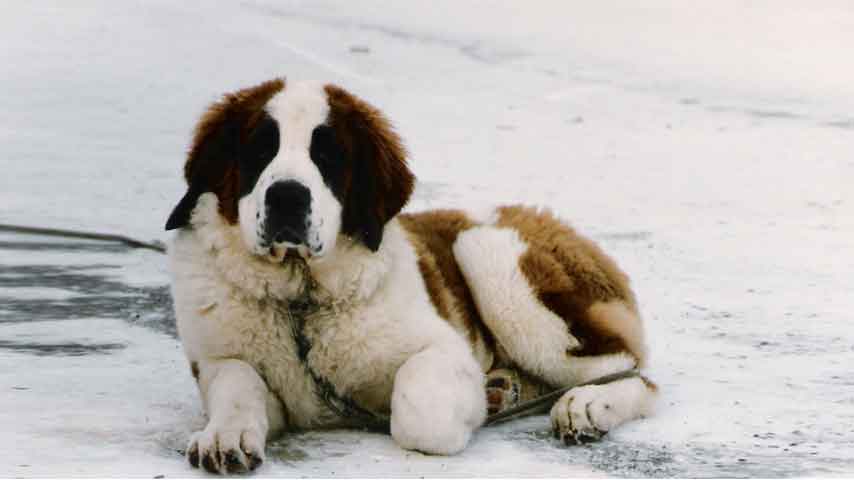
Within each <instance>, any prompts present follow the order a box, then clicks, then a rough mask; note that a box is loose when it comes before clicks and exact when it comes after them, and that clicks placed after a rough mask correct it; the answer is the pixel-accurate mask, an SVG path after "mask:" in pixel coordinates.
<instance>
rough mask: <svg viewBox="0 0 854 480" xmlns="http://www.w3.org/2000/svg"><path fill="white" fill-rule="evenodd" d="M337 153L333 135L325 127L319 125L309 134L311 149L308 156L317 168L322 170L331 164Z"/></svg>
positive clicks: (329, 128)
mask: <svg viewBox="0 0 854 480" xmlns="http://www.w3.org/2000/svg"><path fill="white" fill-rule="evenodd" d="M337 153H338V145H337V144H336V143H335V134H334V132H333V131H332V128H331V127H329V126H327V125H320V126H318V127H317V128H315V129H314V131H313V132H312V133H311V147H310V151H309V155H311V159H312V160H313V161H314V163H316V164H317V166H318V167H320V168H321V170H322V169H324V168H325V167H328V166H329V164H330V163H331V162H333V161H334V160H335V158H336V156H337Z"/></svg>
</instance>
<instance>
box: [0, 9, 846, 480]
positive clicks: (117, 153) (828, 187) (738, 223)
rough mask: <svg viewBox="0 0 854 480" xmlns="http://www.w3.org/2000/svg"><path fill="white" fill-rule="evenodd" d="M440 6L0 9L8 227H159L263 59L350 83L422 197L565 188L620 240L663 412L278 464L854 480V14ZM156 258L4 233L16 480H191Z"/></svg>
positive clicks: (3, 408)
mask: <svg viewBox="0 0 854 480" xmlns="http://www.w3.org/2000/svg"><path fill="white" fill-rule="evenodd" d="M348 5H349V4H348ZM354 5H355V4H354ZM430 5H436V7H434V8H431V7H428V6H415V5H407V6H401V5H400V4H394V5H385V6H380V5H379V4H377V3H370V2H359V8H356V7H352V6H347V5H337V6H334V7H332V6H330V3H329V2H311V3H306V4H302V3H294V4H279V3H272V2H264V1H250V2H243V3H242V4H235V5H232V6H222V5H218V6H217V7H216V8H213V7H212V6H210V5H208V4H199V5H191V6H190V5H187V6H182V5H172V4H170V3H169V2H156V1H152V2H146V3H144V4H139V5H129V4H121V5H120V4H117V3H112V2H89V3H79V2H75V3H74V5H73V6H72V5H71V4H68V3H64V2H56V3H55V4H50V3H45V2H38V3H32V4H30V3H17V4H14V5H7V6H6V7H7V10H9V12H10V13H11V14H9V15H3V16H2V18H0V41H1V42H2V43H3V44H4V45H6V46H7V48H5V49H3V50H0V60H2V61H0V86H2V87H3V90H4V92H6V93H7V94H6V95H3V96H0V109H2V111H4V112H7V115H4V116H3V117H2V118H0V171H2V172H3V175H0V220H2V222H0V223H21V224H25V225H38V226H46V227H67V228H80V229H84V230H100V231H105V232H115V233H124V234H128V235H133V236H137V237H139V238H141V239H143V240H152V239H159V240H166V239H168V235H166V234H165V233H163V232H162V231H161V228H162V225H163V222H164V220H165V218H166V216H167V215H168V213H169V209H170V208H171V207H172V205H173V203H174V202H175V201H176V200H177V199H178V198H179V196H180V195H181V193H182V192H181V189H182V187H183V186H182V183H181V179H180V168H181V161H182V156H183V154H184V152H185V149H186V146H187V140H188V138H189V132H190V128H191V126H192V123H193V122H194V121H195V119H196V117H197V115H198V114H199V113H200V112H201V110H202V109H203V107H204V105H205V104H207V103H208V102H210V101H211V100H213V99H214V98H215V97H216V96H217V95H218V94H219V93H221V92H225V91H228V90H233V89H235V88H238V87H242V86H245V85H248V84H251V83H253V82H257V81H260V80H263V79H266V78H268V77H271V76H273V75H280V74H285V75H288V76H289V77H291V78H296V79H304V78H316V79H322V80H330V81H334V82H337V83H339V84H341V85H343V86H345V87H347V88H349V89H351V90H353V91H354V92H356V93H358V94H361V95H362V96H364V97H366V98H368V99H370V100H372V101H373V102H374V103H376V104H377V105H378V106H380V107H382V108H383V109H384V110H385V111H386V112H387V113H388V115H389V116H390V117H391V118H392V120H394V121H395V123H396V124H397V126H398V130H399V131H400V132H401V134H402V135H403V137H404V138H405V139H406V142H407V145H408V146H409V150H410V152H411V154H412V155H411V162H412V166H413V168H414V170H415V171H416V173H417V174H418V175H419V178H420V184H419V186H418V189H417V191H416V193H415V195H414V198H413V202H412V204H411V206H410V209H412V210H417V209H421V208H438V207H468V206H475V207H476V206H481V205H484V204H487V203H492V202H496V201H501V202H513V201H524V202H526V203H532V204H542V205H550V206H552V207H554V209H555V210H556V211H557V212H558V213H559V214H560V215H561V216H563V217H564V218H566V219H568V220H570V221H571V222H572V223H573V224H574V225H575V226H576V227H577V228H579V229H580V230H582V231H584V232H586V233H588V234H589V235H590V236H591V237H593V238H594V239H596V240H597V241H599V242H600V243H601V245H602V246H603V247H604V248H605V249H606V250H607V251H608V252H609V253H611V254H612V255H613V256H614V257H616V259H617V260H618V262H619V263H620V264H621V266H622V267H623V268H624V269H625V270H626V271H627V272H629V273H630V275H631V277H632V279H633V283H634V286H635V288H636V290H637V292H638V295H639V298H640V299H641V306H642V311H643V314H644V316H645V322H646V325H647V329H648V332H649V335H648V336H649V344H650V348H651V352H652V359H651V365H650V369H649V375H650V376H651V377H652V378H653V379H655V380H656V381H657V382H658V383H659V385H660V387H661V390H662V400H661V404H660V409H659V412H658V414H657V415H656V416H655V417H653V418H650V419H647V420H644V421H640V422H635V423H633V424H630V425H626V426H624V427H622V428H620V429H619V430H617V431H615V432H612V433H611V434H610V435H609V436H608V437H606V439H605V440H604V441H602V442H600V443H598V444H595V445H588V446H581V447H572V448H566V447H563V446H562V445H559V444H558V442H556V441H555V440H554V439H552V438H551V437H550V434H549V431H548V420H547V419H546V418H545V417H535V418H530V419H526V420H522V421H516V422H512V423H510V424H506V425H501V426H498V427H494V428H489V429H485V430H483V431H481V432H480V433H479V434H478V435H477V436H476V438H475V439H474V441H473V442H472V444H471V446H470V447H469V449H467V450H466V451H465V452H464V453H463V454H462V455H460V456H456V457H451V458H442V457H428V456H424V455H421V454H418V453H412V452H405V451H402V450H400V449H398V448H397V447H395V445H394V444H393V442H392V441H391V440H390V439H389V438H388V437H385V436H382V435H376V434H370V433H364V432H308V433H303V434H296V435H291V436H288V437H286V438H284V439H282V440H280V441H278V442H276V443H274V444H273V445H271V446H270V448H269V449H268V462H267V463H266V464H265V466H264V467H263V468H264V470H263V471H262V473H264V474H267V475H287V476H320V475H326V476H355V475H395V476H423V475H431V476H455V475H456V476H459V475H464V474H475V475H482V476H499V475H501V476H516V475H519V476H546V475H550V476H577V475H591V474H592V475H598V474H602V475H610V476H699V477H711V476H735V477H746V476H772V477H780V476H786V477H788V476H801V475H844V474H848V475H851V474H852V473H854V369H852V367H851V365H854V329H852V327H851V313H850V312H851V310H852V306H854V305H852V300H851V292H852V291H854V277H852V276H851V273H850V272H851V271H852V270H854V255H852V252H854V215H852V205H854V193H852V189H851V188H850V185H851V184H852V183H854V160H852V157H851V152H854V128H852V125H854V114H852V112H854V101H852V99H854V81H852V78H854V72H852V66H851V65H850V64H848V63H845V62H840V61H839V59H840V58H847V57H846V55H847V54H848V48H849V46H850V45H851V44H852V42H854V12H852V11H851V10H850V7H849V6H847V5H846V4H844V3H840V4H838V5H835V6H834V5H826V6H825V7H824V8H822V9H817V8H808V9H805V7H803V6H802V5H801V4H799V3H797V2H791V3H789V2H774V3H773V5H772V4H771V3H770V2H769V3H768V4H761V3H759V4H756V3H754V4H752V6H751V7H750V8H747V9H740V10H736V9H735V8H736V7H735V6H734V5H733V6H731V7H732V9H727V8H721V7H715V8H714V9H707V8H706V7H700V6H696V5H694V6H691V7H686V6H682V4H680V3H678V2H675V3H668V2H664V3H663V4H656V5H654V6H649V5H648V6H646V7H630V6H623V7H622V8H623V9H624V10H608V9H607V8H605V7H594V6H590V5H588V6H578V5H575V6H570V5H565V4H562V3H560V4H557V3H556V4H554V5H551V6H549V7H548V8H545V7H543V8H542V9H533V8H526V9H524V10H520V11H512V10H513V8H514V7H508V6H506V5H503V6H502V5H498V4H496V5H490V6H489V8H479V7H474V6H471V5H467V4H465V3H463V4H459V3H456V2H455V3H453V4H450V3H448V4H443V3H442V2H439V3H436V2H433V3H432V4H430ZM448 12H453V14H449V13H448ZM484 12H489V16H487V17H484ZM698 19H702V21H700V20H698ZM757 25H762V26H763V34H762V35H756V31H757V30H756V28H757ZM508 26H512V27H513V28H508ZM674 39H678V41H675V40H674ZM166 270H167V269H166V264H165V258H164V257H163V256H162V255H159V254H157V253H154V252H148V251H136V250H129V249H127V248H125V247H123V246H120V245H114V244H104V243H96V242H78V241H64V240H57V239H45V238H41V237H30V236H13V235H0V392H2V394H0V425H2V429H3V435H0V465H2V467H0V475H11V476H38V475H42V476H45V475H59V474H67V475H75V476H84V475H111V474H112V475H134V476H149V477H150V476H155V475H159V474H163V475H167V476H188V475H190V476H191V475H197V474H199V473H198V472H196V471H194V470H192V469H190V468H189V467H188V465H187V464H186V463H185V461H184V460H183V458H182V456H181V451H182V450H183V448H184V446H185V443H186V440H187V437H188V435H189V434H190V433H191V432H192V431H194V430H196V429H199V428H201V427H202V426H203V425H204V419H203V417H202V415H201V408H200V405H199V400H198V398H197V394H196V392H195V386H194V384H193V381H192V378H191V377H190V373H189V369H188V367H187V365H186V361H185V360H184V358H183V354H182V352H181V349H180V344H179V343H178V341H177V340H176V338H175V328H174V319H173V317H172V312H171V304H170V299H169V294H168V276H167V273H166Z"/></svg>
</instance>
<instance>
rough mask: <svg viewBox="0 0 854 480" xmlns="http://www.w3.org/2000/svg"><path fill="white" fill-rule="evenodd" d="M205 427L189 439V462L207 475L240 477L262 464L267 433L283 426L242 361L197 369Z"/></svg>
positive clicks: (276, 405)
mask: <svg viewBox="0 0 854 480" xmlns="http://www.w3.org/2000/svg"><path fill="white" fill-rule="evenodd" d="M199 367H200V368H199V376H198V381H199V390H200V391H201V395H202V401H203V402H204V404H205V409H206V411H207V413H208V419H209V420H208V425H207V427H205V429H204V430H202V431H199V432H196V433H195V434H193V435H192V437H191V438H190V444H189V447H188V448H187V459H188V460H189V462H190V464H192V465H193V466H194V467H198V466H201V467H203V468H204V469H205V470H207V471H209V472H211V473H239V472H246V471H249V470H254V469H256V468H257V467H258V466H259V465H261V463H262V462H263V461H264V445H265V442H266V439H267V435H268V433H270V432H271V431H277V430H279V429H281V428H282V426H283V424H284V419H283V409H282V406H281V403H280V402H279V401H278V399H276V397H275V396H273V395H272V394H270V393H269V391H268V389H267V385H266V384H265V383H264V381H263V380H262V379H261V377H260V376H259V375H258V373H257V372H256V371H255V369H254V368H252V367H251V366H250V365H249V364H248V363H246V362H243V361H241V360H213V361H207V362H201V363H200V364H199Z"/></svg>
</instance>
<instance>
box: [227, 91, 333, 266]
mask: <svg viewBox="0 0 854 480" xmlns="http://www.w3.org/2000/svg"><path fill="white" fill-rule="evenodd" d="M266 108H267V112H268V113H269V114H270V116H272V117H273V118H274V119H275V120H276V121H277V122H278V125H279V135H280V143H279V152H278V154H277V155H276V156H275V157H274V158H273V160H272V161H271V162H270V164H269V165H268V166H267V168H265V169H264V171H263V172H261V175H260V176H259V177H258V181H257V182H256V184H255V188H254V189H253V190H252V192H250V193H249V194H248V195H246V196H244V197H243V198H241V199H240V201H239V203H238V210H239V221H240V229H241V231H242V233H243V239H244V241H245V242H246V245H247V247H248V248H249V249H250V250H251V251H252V252H254V253H256V254H258V255H272V259H273V260H279V259H280V257H281V256H283V255H284V253H285V251H286V250H287V248H297V250H298V251H299V253H300V254H301V255H304V256H314V257H322V256H324V255H326V254H327V253H328V252H329V251H330V250H332V249H333V248H334V247H335V241H336V238H337V237H338V232H339V230H340V228H341V211H342V207H341V203H340V202H339V201H338V199H336V198H335V195H333V193H332V190H330V189H329V187H328V186H327V185H326V184H325V183H324V181H323V176H322V175H321V173H320V170H319V169H318V168H317V166H316V165H315V164H314V162H313V161H312V160H311V156H310V154H309V148H310V147H311V136H312V132H313V131H314V129H315V127H317V126H318V125H321V124H324V123H325V122H326V120H327V117H328V115H329V104H328V101H327V96H326V92H325V91H324V89H323V85H321V84H315V83H301V82H297V83H288V84H287V86H286V87H285V89H284V90H283V91H282V93H280V94H278V95H276V96H275V97H273V99H272V100H270V102H269V103H268V104H267V107H266ZM283 181H295V182H298V183H300V184H301V185H303V186H304V187H305V188H307V189H308V191H309V192H310V193H311V203H310V212H309V214H308V218H307V219H306V224H307V238H306V244H307V245H301V246H300V245H293V244H291V243H288V242H279V243H274V244H273V245H272V246H271V245H269V244H266V245H265V243H264V234H265V232H264V226H265V225H266V221H267V218H266V216H267V208H266V205H265V198H266V194H267V189H268V188H270V186H271V185H273V184H274V183H275V182H283ZM271 247H272V249H271Z"/></svg>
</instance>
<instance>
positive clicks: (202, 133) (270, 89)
mask: <svg viewBox="0 0 854 480" xmlns="http://www.w3.org/2000/svg"><path fill="white" fill-rule="evenodd" d="M284 88H285V80H284V79H282V78H276V79H273V80H269V81H266V82H264V83H261V84H259V85H256V86H254V87H250V88H245V89H243V90H239V91H237V92H234V93H228V94H226V95H224V96H223V98H222V100H220V101H219V102H216V103H214V104H213V105H211V106H210V107H209V108H208V110H207V111H206V112H205V113H204V115H202V118H201V120H199V123H198V125H196V130H195V134H194V135H193V144H192V146H191V147H190V152H189V153H188V154H187V161H186V163H185V164H184V179H186V181H187V193H185V194H184V196H183V197H182V198H181V200H180V201H179V202H178V204H177V205H176V206H175V208H174V209H173V210H172V213H171V214H170V215H169V219H168V220H167V221H166V230H173V229H176V228H183V227H186V226H187V225H189V223H190V216H191V214H192V212H193V209H194V208H195V207H196V202H197V201H198V199H199V197H200V196H201V195H202V194H203V193H205V192H213V193H215V194H216V196H217V198H218V199H219V212H220V214H221V215H222V216H223V217H224V218H225V219H226V220H227V221H228V222H229V223H231V224H235V223H237V216H238V214H237V201H238V200H239V198H238V192H239V183H240V172H239V165H238V162H239V159H240V154H241V147H242V145H243V143H244V142H245V141H246V140H247V137H248V136H249V134H250V133H251V131H252V129H253V128H254V126H255V124H256V123H257V122H258V120H259V119H260V118H261V117H262V115H263V108H264V105H266V104H267V102H268V101H270V99H271V98H272V97H273V95H275V94H277V93H279V92H280V91H282V89H284Z"/></svg>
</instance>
